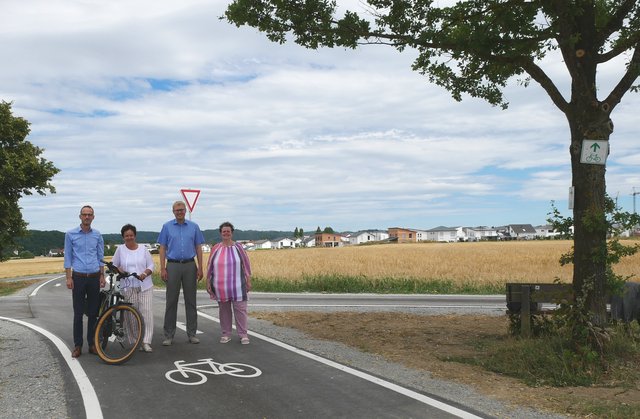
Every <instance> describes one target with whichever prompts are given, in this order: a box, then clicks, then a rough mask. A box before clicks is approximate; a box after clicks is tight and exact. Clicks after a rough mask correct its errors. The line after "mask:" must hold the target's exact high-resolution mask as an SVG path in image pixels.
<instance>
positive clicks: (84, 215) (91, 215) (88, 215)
mask: <svg viewBox="0 0 640 419" xmlns="http://www.w3.org/2000/svg"><path fill="white" fill-rule="evenodd" d="M80 215H81V216H83V217H93V214H80Z"/></svg>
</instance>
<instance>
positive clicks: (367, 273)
mask: <svg viewBox="0 0 640 419" xmlns="http://www.w3.org/2000/svg"><path fill="white" fill-rule="evenodd" d="M570 248H571V242H569V241H519V242H486V243H485V242H481V243H421V244H396V245H373V246H351V247H341V248H310V249H304V248H303V249H287V250H259V251H254V252H249V257H250V259H251V266H252V268H253V275H254V276H255V277H260V278H262V279H271V278H282V279H289V280H292V281H295V280H297V279H300V278H302V277H303V276H323V275H339V276H349V277H355V276H360V277H363V276H364V277H366V278H371V279H380V278H412V279H425V280H434V279H440V280H450V281H453V282H461V283H463V282H465V283H466V282H474V283H499V282H511V281H513V282H550V281H552V280H553V279H554V278H556V277H558V278H560V279H562V280H563V281H567V282H568V281H570V280H571V275H572V267H571V266H564V267H561V266H560V264H559V263H558V259H559V258H560V255H561V254H563V253H565V252H567V251H568V250H569V249H570ZM207 257H208V254H205V263H206V259H207ZM155 258H156V259H155V260H156V267H157V266H158V264H157V262H158V259H157V255H155ZM62 266H63V260H62V258H36V259H28V260H10V261H7V262H2V263H0V278H8V277H14V276H24V275H37V274H43V273H56V272H63V268H62ZM615 271H616V273H618V274H621V275H630V274H640V254H639V255H635V256H632V257H628V258H625V259H623V261H622V262H621V263H620V264H618V265H616V267H615Z"/></svg>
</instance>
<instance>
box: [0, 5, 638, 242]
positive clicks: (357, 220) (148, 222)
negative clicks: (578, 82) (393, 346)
mask: <svg viewBox="0 0 640 419" xmlns="http://www.w3.org/2000/svg"><path fill="white" fill-rule="evenodd" d="M352 3H353V8H358V7H359V6H358V4H359V3H358V2H357V1H356V0H353V1H352ZM225 6H226V2H225V1H221V0H208V1H205V0H181V1H174V0H171V1H170V0H126V1H124V0H123V1H121V0H112V1H108V2H105V1H94V0H76V1H73V0H29V1H26V2H25V1H24V0H3V2H2V13H1V14H0V43H1V44H2V63H1V65H0V100H4V101H10V102H13V112H14V115H15V116H21V117H24V118H26V119H28V120H29V121H30V122H31V129H32V131H31V135H30V136H29V137H28V139H29V141H31V142H32V143H34V144H35V145H37V146H39V147H42V148H44V149H45V153H44V157H45V158H47V159H49V160H51V161H52V162H53V163H54V164H55V165H56V166H57V167H58V168H59V169H60V173H59V174H58V175H56V176H55V178H54V179H53V183H54V185H55V187H56V189H57V193H56V194H52V195H47V196H45V197H41V196H34V197H25V198H23V199H22V200H21V201H20V205H21V207H22V208H23V216H24V218H25V220H26V221H27V222H28V223H29V228H31V229H38V230H60V231H64V230H67V229H69V228H71V227H73V226H74V225H76V223H78V222H79V220H78V218H77V215H78V213H79V209H80V207H81V206H82V205H83V204H91V205H92V206H93V207H94V208H95V210H96V219H95V221H94V226H95V227H96V228H98V229H99V230H101V231H102V232H103V233H115V232H119V230H120V227H121V226H122V225H123V224H125V223H128V222H130V223H133V224H135V225H136V226H137V227H138V229H139V230H152V231H159V229H160V226H161V224H162V223H163V222H165V221H166V220H168V219H170V218H171V217H172V214H171V203H172V202H173V201H174V200H176V199H180V198H181V195H180V190H181V189H185V188H189V189H199V190H201V194H200V197H199V200H198V202H197V205H196V207H195V209H194V211H193V214H192V219H193V220H194V221H196V222H198V223H199V224H200V226H201V227H202V228H203V229H211V228H216V227H217V226H218V225H219V224H220V223H221V222H222V221H225V220H230V221H232V222H233V223H234V224H235V225H236V227H237V228H240V229H243V230H245V229H258V230H293V229H294V228H295V227H302V228H303V229H305V231H309V230H315V228H316V227H318V226H320V227H325V226H331V227H333V228H334V229H335V230H339V231H344V230H360V229H371V228H380V229H386V228H388V227H393V226H401V227H409V228H421V229H427V228H432V227H436V226H440V225H446V226H458V225H464V226H476V225H489V226H497V225H504V224H512V223H530V224H533V225H538V224H543V223H545V219H546V218H547V213H548V212H549V210H550V201H551V200H555V201H556V203H557V206H558V207H559V208H560V209H561V210H563V211H564V212H565V213H566V214H567V215H568V211H567V195H568V188H569V186H570V179H571V176H570V159H569V152H568V146H569V130H568V127H567V123H566V120H565V119H564V117H563V116H562V114H560V112H559V111H558V110H557V109H556V108H555V107H554V106H553V105H552V103H551V101H550V100H549V99H548V97H547V96H546V94H545V93H544V92H543V91H542V89H541V88H539V87H538V86H537V85H535V84H532V85H531V86H530V87H528V88H526V89H525V88H523V87H519V86H516V85H515V84H514V86H513V87H512V88H509V90H508V91H507V98H508V100H509V102H510V107H509V109H508V110H506V111H503V110H501V109H499V108H494V107H491V106H490V105H488V104H487V103H485V102H483V101H480V100H476V99H469V98H466V99H465V100H464V101H463V102H461V103H458V102H456V101H454V100H453V99H451V97H450V95H449V94H448V93H447V92H446V91H445V90H444V89H442V88H440V87H437V86H433V85H430V84H429V83H428V81H427V79H426V78H425V77H423V76H420V75H419V74H417V73H415V72H412V71H411V69H410V65H411V62H412V60H413V58H414V53H413V52H412V51H407V52H404V53H398V52H397V51H395V50H394V49H392V48H390V47H385V46H366V47H362V48H361V49H358V50H356V51H352V50H342V49H333V50H331V49H323V50H318V51H309V50H305V49H303V48H302V47H299V46H297V45H295V44H287V45H278V44H273V43H270V42H269V41H268V40H267V39H266V38H265V37H264V35H262V34H260V33H258V32H257V31H256V30H254V29H252V28H240V29H238V28H236V27H235V26H232V25H230V24H228V23H226V22H224V21H221V20H219V19H218V17H219V16H221V15H222V14H223V12H224V9H225ZM616 67H618V68H619V67H620V65H619V64H618V65H612V66H609V68H608V69H605V70H603V72H602V73H601V74H600V79H601V81H602V86H601V92H603V94H602V96H604V95H605V94H606V93H608V86H610V85H611V83H612V82H613V81H615V79H616V77H619V71H616V70H617V68H616ZM545 68H547V69H548V72H549V74H550V75H552V77H554V78H555V79H557V80H558V82H559V83H561V90H562V91H564V92H566V91H567V86H566V80H567V79H566V75H565V74H564V72H563V67H562V63H561V62H560V61H559V60H557V59H552V60H549V62H548V63H546V67H545ZM639 105H640V99H639V97H638V95H634V94H628V95H627V96H626V97H625V98H624V100H623V103H622V104H621V105H620V106H619V107H618V108H617V109H616V111H615V112H614V114H613V119H614V123H615V132H614V134H613V135H612V137H611V147H612V149H611V154H610V156H609V160H608V162H607V182H608V191H609V193H610V194H611V195H612V196H614V197H615V196H618V202H619V204H621V205H622V206H623V208H624V209H626V210H629V211H631V210H632V207H633V199H632V197H631V193H632V191H633V189H632V188H633V187H637V188H638V191H640V173H639V171H638V167H639V166H640V143H639V142H638V135H639V134H640V131H639V128H638V124H637V121H638V119H637V114H638V106H639Z"/></svg>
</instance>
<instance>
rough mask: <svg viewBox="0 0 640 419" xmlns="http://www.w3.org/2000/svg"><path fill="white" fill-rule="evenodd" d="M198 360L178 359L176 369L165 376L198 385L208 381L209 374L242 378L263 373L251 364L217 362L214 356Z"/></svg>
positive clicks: (186, 383)
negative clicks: (188, 362) (189, 361)
mask: <svg viewBox="0 0 640 419" xmlns="http://www.w3.org/2000/svg"><path fill="white" fill-rule="evenodd" d="M198 361H199V362H192V363H190V364H187V363H185V361H176V362H174V364H175V366H176V369H175V370H171V371H167V373H166V374H165V375H164V376H165V377H166V378H167V380H169V381H171V382H174V383H176V384H182V385H185V386H197V385H199V384H203V383H205V382H206V381H207V374H209V375H224V374H226V375H230V376H232V377H240V378H253V377H257V376H259V375H260V374H262V371H260V370H259V369H257V368H256V367H253V366H251V365H246V364H238V363H236V362H229V363H226V364H221V363H219V362H215V361H214V360H213V359H212V358H207V359H199V360H198ZM198 366H203V367H204V368H197V367H198Z"/></svg>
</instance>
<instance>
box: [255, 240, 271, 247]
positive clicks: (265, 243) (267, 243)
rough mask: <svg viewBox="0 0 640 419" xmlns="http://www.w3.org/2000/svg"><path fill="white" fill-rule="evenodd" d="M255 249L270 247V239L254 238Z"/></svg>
mask: <svg viewBox="0 0 640 419" xmlns="http://www.w3.org/2000/svg"><path fill="white" fill-rule="evenodd" d="M254 244H255V246H256V249H271V248H272V246H271V241H270V240H256V241H255V242H254Z"/></svg>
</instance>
